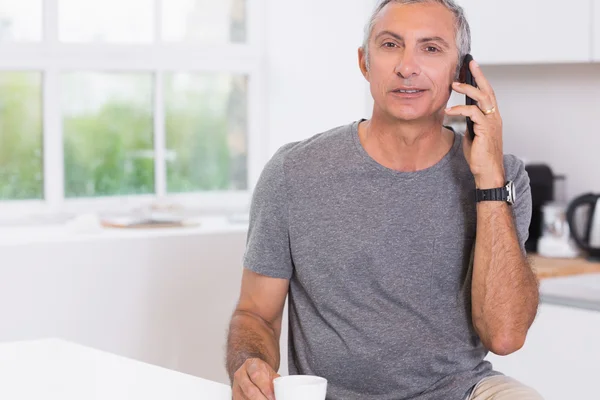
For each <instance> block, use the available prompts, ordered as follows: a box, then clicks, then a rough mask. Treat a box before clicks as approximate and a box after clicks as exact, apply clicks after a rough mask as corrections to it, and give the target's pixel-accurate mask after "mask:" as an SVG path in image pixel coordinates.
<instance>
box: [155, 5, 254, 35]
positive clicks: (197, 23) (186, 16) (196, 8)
mask: <svg viewBox="0 0 600 400" xmlns="http://www.w3.org/2000/svg"><path fill="white" fill-rule="evenodd" d="M162 21H163V22H162V23H163V40H164V41H167V42H178V41H194V42H206V43H229V42H232V43H243V42H245V41H246V0H163V3H162Z"/></svg>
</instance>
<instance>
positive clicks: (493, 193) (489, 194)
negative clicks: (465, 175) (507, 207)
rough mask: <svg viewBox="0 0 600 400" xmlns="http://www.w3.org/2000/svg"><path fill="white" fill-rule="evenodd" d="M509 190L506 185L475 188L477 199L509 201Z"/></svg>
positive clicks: (478, 200)
mask: <svg viewBox="0 0 600 400" xmlns="http://www.w3.org/2000/svg"><path fill="white" fill-rule="evenodd" d="M507 200H508V190H506V188H505V187H502V188H496V189H484V190H481V189H477V190H475V201H476V202H478V203H479V202H480V201H507Z"/></svg>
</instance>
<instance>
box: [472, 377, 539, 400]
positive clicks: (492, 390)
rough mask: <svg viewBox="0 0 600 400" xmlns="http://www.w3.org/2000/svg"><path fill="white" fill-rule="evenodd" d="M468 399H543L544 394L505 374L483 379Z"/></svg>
mask: <svg viewBox="0 0 600 400" xmlns="http://www.w3.org/2000/svg"><path fill="white" fill-rule="evenodd" d="M466 400H543V398H542V396H541V395H540V394H539V393H538V392H537V391H535V390H534V389H532V388H530V387H529V386H525V385H524V384H522V383H521V382H519V381H517V380H516V379H513V378H510V377H508V376H504V375H498V376H490V377H489V378H485V379H482V380H481V381H480V382H479V383H478V384H477V385H475V388H474V389H473V391H472V392H471V394H470V395H469V396H468V397H467V399H466Z"/></svg>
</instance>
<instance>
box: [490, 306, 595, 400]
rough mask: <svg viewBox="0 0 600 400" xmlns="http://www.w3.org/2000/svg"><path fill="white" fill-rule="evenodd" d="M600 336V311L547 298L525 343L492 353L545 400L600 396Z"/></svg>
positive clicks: (509, 372) (494, 361) (497, 365)
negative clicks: (509, 351) (514, 349)
mask: <svg viewBox="0 0 600 400" xmlns="http://www.w3.org/2000/svg"><path fill="white" fill-rule="evenodd" d="M599 339H600V312H597V311H588V310H581V309H576V308H570V307H563V306H557V305H550V304H542V305H541V307H540V311H539V313H538V316H537V318H536V321H535V322H534V324H533V325H532V327H531V329H530V331H529V334H528V336H527V340H526V343H525V345H524V346H523V348H522V349H521V350H519V351H518V352H516V353H513V354H511V355H509V356H506V357H500V356H497V355H494V354H491V353H490V354H489V355H488V357H487V359H488V360H489V361H490V362H492V364H493V365H494V368H495V369H496V370H498V371H500V372H502V373H504V374H506V375H509V376H512V377H513V378H515V379H518V380H520V381H521V382H523V383H525V384H527V385H529V386H532V387H534V388H535V389H537V390H538V391H539V392H540V394H541V395H542V396H543V397H544V399H545V400H564V399H586V398H587V399H590V398H598V396H599V395H598V393H599V391H598V385H597V379H598V371H600V340H599Z"/></svg>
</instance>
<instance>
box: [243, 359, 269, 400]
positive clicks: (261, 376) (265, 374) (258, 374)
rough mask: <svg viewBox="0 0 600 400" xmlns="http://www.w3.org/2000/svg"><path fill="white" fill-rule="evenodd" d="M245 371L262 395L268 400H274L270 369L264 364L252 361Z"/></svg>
mask: <svg viewBox="0 0 600 400" xmlns="http://www.w3.org/2000/svg"><path fill="white" fill-rule="evenodd" d="M247 371H248V376H249V377H250V380H251V381H252V383H253V384H254V385H255V386H256V387H258V388H259V389H260V391H261V392H262V394H263V395H264V396H265V397H266V398H267V399H269V400H275V393H274V391H273V377H272V375H273V374H272V369H271V367H270V366H269V365H268V364H267V363H265V362H261V361H258V360H252V361H250V362H249V365H248V368H247Z"/></svg>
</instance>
